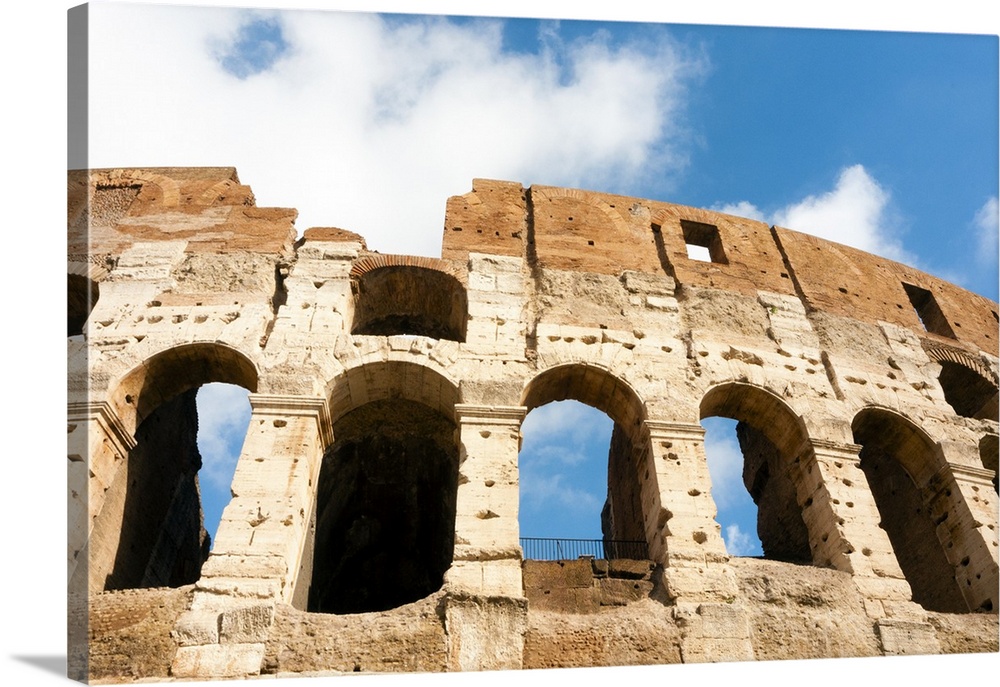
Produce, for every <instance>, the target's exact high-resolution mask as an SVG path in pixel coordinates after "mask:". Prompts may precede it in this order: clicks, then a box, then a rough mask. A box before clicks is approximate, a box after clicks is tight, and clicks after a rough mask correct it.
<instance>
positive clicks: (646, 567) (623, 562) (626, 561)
mask: <svg viewBox="0 0 1000 687" xmlns="http://www.w3.org/2000/svg"><path fill="white" fill-rule="evenodd" d="M653 567H654V566H653V563H652V562H651V561H637V560H633V559H631V558H616V559H613V560H611V561H608V576H609V577H618V578H622V579H626V580H648V579H650V576H651V575H652V572H653Z"/></svg>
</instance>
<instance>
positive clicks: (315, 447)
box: [171, 394, 333, 678]
mask: <svg viewBox="0 0 1000 687" xmlns="http://www.w3.org/2000/svg"><path fill="white" fill-rule="evenodd" d="M250 406H251V408H252V414H251V417H250V425H249V427H248V428H247V436H246V439H245V440H244V443H243V450H242V451H241V453H240V458H239V462H238V463H237V466H236V474H235V475H234V477H233V484H232V492H233V498H232V500H231V501H230V502H229V505H228V506H226V509H225V510H224V511H223V514H222V521H221V522H220V523H219V529H218V532H217V534H216V539H215V542H214V543H213V546H212V553H211V554H210V555H209V557H208V560H207V561H206V562H205V564H204V565H203V566H202V572H201V579H200V580H199V581H198V584H197V585H196V587H195V594H194V600H193V601H192V604H191V610H190V611H188V612H187V613H185V614H184V615H183V616H182V617H181V619H180V620H179V621H178V625H177V629H176V633H177V636H178V638H179V641H180V644H181V646H180V648H179V649H178V651H177V655H176V656H175V658H174V661H173V665H172V666H171V675H173V676H175V677H181V678H195V677H214V678H218V677H240V676H244V675H255V674H258V673H259V672H260V667H261V660H262V659H263V657H264V642H265V640H266V638H267V633H268V630H269V628H270V626H271V622H272V621H273V618H274V607H275V604H277V603H290V601H291V598H292V595H293V593H294V585H295V581H296V579H297V577H298V572H299V567H300V563H301V560H302V556H303V553H304V548H305V545H306V541H307V538H308V537H307V533H308V530H309V521H310V518H311V516H312V509H313V502H314V500H315V497H316V484H317V481H318V479H319V471H320V467H321V465H322V460H323V452H324V451H325V449H326V447H327V446H328V445H329V444H330V443H331V442H332V439H333V435H332V424H331V421H330V414H329V409H328V406H327V402H326V399H323V398H314V397H303V396H276V395H265V394H250Z"/></svg>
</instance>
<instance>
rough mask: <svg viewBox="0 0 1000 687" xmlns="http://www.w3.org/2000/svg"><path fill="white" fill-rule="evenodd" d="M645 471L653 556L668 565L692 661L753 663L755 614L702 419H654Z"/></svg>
mask: <svg viewBox="0 0 1000 687" xmlns="http://www.w3.org/2000/svg"><path fill="white" fill-rule="evenodd" d="M646 428H647V430H648V432H649V450H648V451H647V452H646V461H645V464H644V465H643V466H641V470H640V475H639V477H640V479H641V480H642V495H643V496H642V502H643V511H644V515H645V521H646V538H647V541H648V542H649V550H650V555H651V556H653V558H654V560H655V561H656V562H658V563H660V564H661V565H662V566H663V581H664V586H665V588H666V590H667V594H668V595H669V596H670V597H671V599H673V601H674V606H673V608H672V610H671V612H672V614H673V617H674V620H675V622H676V623H677V625H678V626H679V627H681V628H682V633H681V658H682V660H683V662H684V663H705V662H718V661H750V660H753V658H754V653H753V644H752V642H751V639H750V620H749V616H748V614H747V612H746V608H745V607H744V606H743V604H742V603H740V602H739V586H738V585H737V582H736V576H735V574H734V573H733V570H732V568H731V567H730V566H729V556H728V554H727V553H726V545H725V542H724V541H723V539H722V535H721V532H720V527H719V524H718V522H716V520H715V516H716V514H717V510H716V507H715V501H714V500H713V499H712V478H711V476H710V475H709V472H708V461H707V460H706V458H705V430H704V428H703V427H702V426H701V425H697V424H687V423H675V422H661V421H656V420H647V421H646Z"/></svg>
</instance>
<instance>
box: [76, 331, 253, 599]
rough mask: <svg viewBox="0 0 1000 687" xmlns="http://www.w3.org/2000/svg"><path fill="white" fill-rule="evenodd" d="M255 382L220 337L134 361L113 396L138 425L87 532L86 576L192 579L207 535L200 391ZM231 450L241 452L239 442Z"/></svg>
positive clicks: (104, 583) (107, 584)
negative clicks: (217, 385) (134, 365)
mask: <svg viewBox="0 0 1000 687" xmlns="http://www.w3.org/2000/svg"><path fill="white" fill-rule="evenodd" d="M212 382H226V383H229V384H236V385H239V386H241V387H242V388H244V389H246V390H248V391H255V390H256V388H257V373H256V369H255V367H254V366H253V363H251V362H250V361H249V360H248V359H247V358H246V357H245V356H243V355H242V354H241V353H239V352H237V351H235V350H234V349H231V348H228V347H226V346H222V345H220V344H191V345H185V346H179V347H177V348H173V349H170V350H168V351H164V352H162V353H159V354H157V355H155V356H153V357H152V358H150V359H149V360H147V361H146V362H145V363H143V364H142V365H140V366H138V367H137V368H135V369H134V370H133V371H132V372H131V373H129V374H128V375H126V377H125V378H124V379H123V380H122V381H121V383H120V384H119V385H118V388H117V389H116V391H115V392H114V393H113V394H112V399H113V400H114V401H116V405H118V414H119V416H120V417H121V418H122V420H123V421H124V422H126V423H129V424H132V425H133V426H135V432H134V437H135V442H136V444H135V447H134V448H132V449H131V451H129V454H128V456H127V458H126V459H125V461H124V462H123V464H122V465H121V466H120V467H119V469H118V472H117V474H116V476H115V478H114V481H113V482H112V484H111V485H109V488H108V489H107V491H106V492H105V501H104V505H103V508H102V510H101V512H100V514H99V515H98V517H97V519H96V520H95V523H94V528H93V531H92V534H91V538H90V542H89V547H90V566H91V575H92V579H95V580H96V581H98V584H99V588H103V589H105V590H115V589H135V588H145V587H161V586H168V587H177V586H181V585H185V584H190V583H192V582H195V581H197V580H198V578H199V576H200V573H201V565H202V563H203V562H204V561H205V559H206V558H207V556H208V552H209V547H210V538H209V536H208V532H207V530H206V529H205V526H204V514H203V510H202V493H201V484H200V482H199V477H198V473H199V469H200V468H201V467H202V462H203V461H202V454H201V452H200V451H199V448H198V439H199V414H198V412H199V411H198V402H197V395H198V389H199V387H201V386H202V385H204V384H210V383H212ZM237 451H238V449H237Z"/></svg>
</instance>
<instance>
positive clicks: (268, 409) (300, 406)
mask: <svg viewBox="0 0 1000 687" xmlns="http://www.w3.org/2000/svg"><path fill="white" fill-rule="evenodd" d="M249 399H250V407H251V409H252V410H253V414H254V415H285V416H288V415H291V416H295V417H313V418H316V425H317V427H318V429H319V433H320V437H321V438H322V440H323V446H324V448H325V447H327V446H329V445H330V444H332V443H333V421H332V420H331V418H330V404H329V403H328V402H327V400H326V399H325V398H322V397H320V396H291V395H289V396H285V395H279V394H250V396H249Z"/></svg>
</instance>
